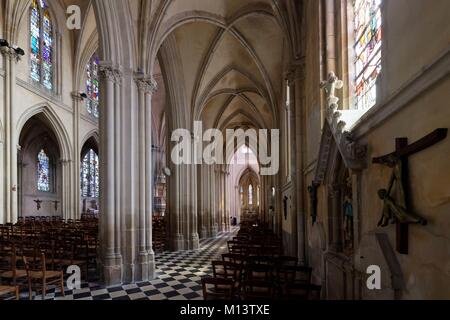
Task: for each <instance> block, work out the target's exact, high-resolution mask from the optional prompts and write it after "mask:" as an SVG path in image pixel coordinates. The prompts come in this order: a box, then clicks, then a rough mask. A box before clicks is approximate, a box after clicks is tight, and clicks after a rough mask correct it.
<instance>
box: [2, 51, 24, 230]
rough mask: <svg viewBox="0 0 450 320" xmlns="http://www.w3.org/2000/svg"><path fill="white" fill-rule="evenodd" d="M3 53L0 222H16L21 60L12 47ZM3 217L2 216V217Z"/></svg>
mask: <svg viewBox="0 0 450 320" xmlns="http://www.w3.org/2000/svg"><path fill="white" fill-rule="evenodd" d="M1 53H2V55H3V56H4V57H5V78H4V111H3V112H4V113H3V119H4V126H5V127H4V138H5V139H4V140H5V141H4V151H5V152H4V153H3V152H2V153H3V154H4V159H3V160H4V170H3V174H4V181H5V190H4V192H3V196H4V200H5V201H4V204H5V207H4V209H3V210H2V211H3V212H4V216H3V219H0V223H2V222H5V223H16V222H17V218H18V181H17V174H18V172H17V152H18V137H17V134H16V130H15V128H14V124H15V123H16V119H15V116H14V112H13V111H14V104H15V88H16V64H17V63H18V62H19V61H20V56H19V55H18V54H17V53H16V52H15V50H14V49H12V48H2V49H1ZM0 218H1V217H0Z"/></svg>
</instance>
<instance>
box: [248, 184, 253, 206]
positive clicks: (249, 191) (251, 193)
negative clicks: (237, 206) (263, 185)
mask: <svg viewBox="0 0 450 320" xmlns="http://www.w3.org/2000/svg"><path fill="white" fill-rule="evenodd" d="M248 204H249V205H250V206H252V205H253V186H252V185H249V186H248Z"/></svg>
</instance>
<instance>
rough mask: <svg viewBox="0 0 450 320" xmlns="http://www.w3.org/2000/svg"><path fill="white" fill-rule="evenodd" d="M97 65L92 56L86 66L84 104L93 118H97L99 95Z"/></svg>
mask: <svg viewBox="0 0 450 320" xmlns="http://www.w3.org/2000/svg"><path fill="white" fill-rule="evenodd" d="M98 64H99V59H98V56H97V55H96V54H94V55H93V56H92V58H91V60H89V63H88V64H87V65H86V94H87V96H88V99H87V102H86V108H87V111H88V112H89V113H90V114H92V115H93V116H94V117H96V118H98V115H99V112H98V95H99V80H98Z"/></svg>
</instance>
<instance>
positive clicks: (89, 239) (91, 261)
mask: <svg viewBox="0 0 450 320" xmlns="http://www.w3.org/2000/svg"><path fill="white" fill-rule="evenodd" d="M0 227H1V229H0V283H1V284H7V285H8V286H12V287H17V288H18V290H19V291H20V290H21V289H25V288H26V289H27V290H28V293H29V297H30V299H32V294H33V292H36V295H37V294H39V292H41V293H42V299H45V297H46V293H47V290H48V287H49V286H53V285H57V286H58V287H60V289H61V291H62V294H63V295H64V270H65V269H66V268H67V267H68V266H72V265H77V266H79V267H80V268H81V270H82V272H83V276H85V279H86V280H87V281H89V270H90V268H96V267H97V250H98V225H97V222H96V221H94V220H93V219H92V220H90V219H85V220H83V221H81V220H79V221H73V222H67V221H58V222H53V221H50V222H48V221H47V220H39V222H36V220H35V221H34V222H30V221H27V222H22V223H18V224H16V225H3V226H0ZM5 282H6V283H5Z"/></svg>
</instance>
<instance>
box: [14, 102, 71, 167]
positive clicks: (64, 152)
mask: <svg viewBox="0 0 450 320" xmlns="http://www.w3.org/2000/svg"><path fill="white" fill-rule="evenodd" d="M38 114H40V115H42V116H43V117H44V118H45V120H47V121H48V124H49V126H50V128H51V129H52V130H53V132H54V133H55V136H56V138H57V140H58V144H59V149H60V150H61V159H62V160H65V161H71V160H73V154H72V147H71V143H70V139H69V134H68V133H67V130H66V128H65V126H64V124H63V123H62V121H61V119H60V118H59V117H58V115H57V114H56V112H54V111H53V109H52V107H51V106H50V105H49V104H48V103H47V102H42V103H39V104H36V105H34V106H32V107H30V108H28V109H27V110H26V111H25V112H24V113H23V114H22V115H21V116H20V117H19V120H18V121H17V126H16V136H17V137H19V136H20V133H21V131H22V128H23V127H24V125H25V123H26V122H27V121H28V120H29V119H31V118H32V117H33V116H36V115H38Z"/></svg>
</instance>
